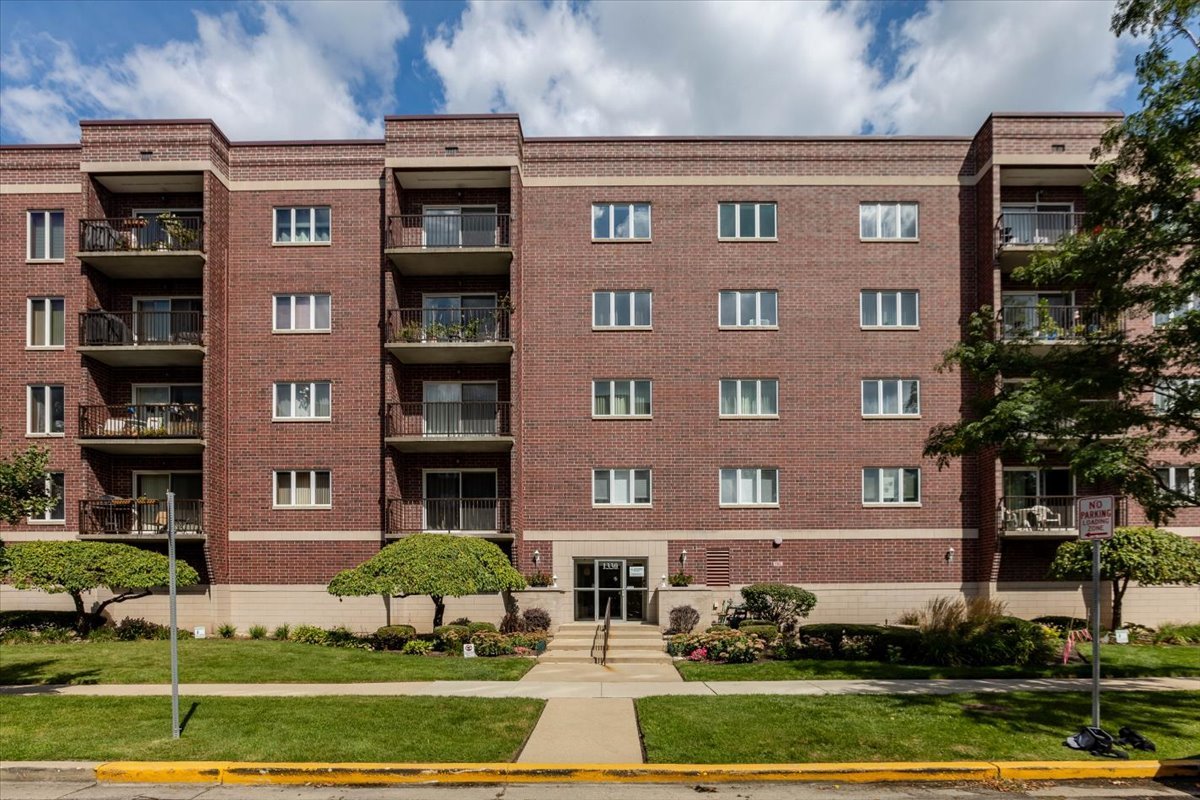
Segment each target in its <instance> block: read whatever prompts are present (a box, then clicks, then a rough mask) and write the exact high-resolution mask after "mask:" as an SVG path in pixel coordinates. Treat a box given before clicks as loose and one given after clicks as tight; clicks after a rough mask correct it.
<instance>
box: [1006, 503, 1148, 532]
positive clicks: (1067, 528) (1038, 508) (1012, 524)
mask: <svg viewBox="0 0 1200 800" xmlns="http://www.w3.org/2000/svg"><path fill="white" fill-rule="evenodd" d="M1083 496H1084V495H1006V496H1005V497H1004V500H1002V501H1001V503H1000V529H1001V530H1004V531H1016V532H1024V533H1033V532H1037V531H1043V532H1064V533H1066V532H1071V531H1074V530H1075V528H1076V521H1075V509H1076V505H1077V501H1078V500H1079V499H1080V497H1083ZM1116 506H1117V507H1116V524H1117V525H1123V524H1124V520H1125V519H1126V516H1127V515H1126V501H1125V498H1124V497H1119V498H1117V503H1116Z"/></svg>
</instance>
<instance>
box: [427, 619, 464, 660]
mask: <svg viewBox="0 0 1200 800" xmlns="http://www.w3.org/2000/svg"><path fill="white" fill-rule="evenodd" d="M433 637H434V638H433V641H434V643H435V645H436V646H437V649H438V650H442V651H444V652H447V653H450V654H452V655H456V656H458V655H462V646H463V645H464V644H466V643H467V642H468V641H470V639H471V629H470V628H468V627H467V626H466V625H442V626H441V627H439V628H434V629H433Z"/></svg>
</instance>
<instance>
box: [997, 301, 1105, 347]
mask: <svg viewBox="0 0 1200 800" xmlns="http://www.w3.org/2000/svg"><path fill="white" fill-rule="evenodd" d="M1000 325H1001V331H1002V333H1003V335H1004V338H1005V339H1037V340H1040V341H1055V340H1071V339H1082V338H1084V337H1085V336H1089V335H1093V336H1094V335H1103V334H1111V333H1115V332H1116V331H1118V330H1120V329H1121V324H1120V321H1119V320H1114V319H1112V318H1111V317H1106V316H1104V315H1103V314H1101V313H1100V312H1099V311H1098V310H1097V309H1095V308H1092V307H1090V306H1019V307H1018V306H1007V307H1005V308H1004V309H1002V310H1001V319H1000Z"/></svg>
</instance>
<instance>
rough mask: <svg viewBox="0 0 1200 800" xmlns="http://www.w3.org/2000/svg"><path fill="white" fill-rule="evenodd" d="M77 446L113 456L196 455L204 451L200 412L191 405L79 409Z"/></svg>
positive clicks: (174, 404)
mask: <svg viewBox="0 0 1200 800" xmlns="http://www.w3.org/2000/svg"><path fill="white" fill-rule="evenodd" d="M79 445H80V446H81V447H87V448H89V449H91V450H97V451H99V452H102V453H117V454H122V453H139V454H145V455H193V454H196V453H200V452H203V450H204V408H203V407H202V406H197V405H194V404H191V403H167V404H155V405H130V404H128V403H123V404H120V405H114V406H80V407H79Z"/></svg>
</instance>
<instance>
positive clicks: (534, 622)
mask: <svg viewBox="0 0 1200 800" xmlns="http://www.w3.org/2000/svg"><path fill="white" fill-rule="evenodd" d="M521 628H522V629H523V630H526V631H548V630H550V612H549V611H547V610H546V609H544V608H527V609H525V611H524V612H523V613H522V614H521Z"/></svg>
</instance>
